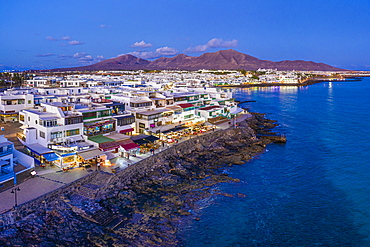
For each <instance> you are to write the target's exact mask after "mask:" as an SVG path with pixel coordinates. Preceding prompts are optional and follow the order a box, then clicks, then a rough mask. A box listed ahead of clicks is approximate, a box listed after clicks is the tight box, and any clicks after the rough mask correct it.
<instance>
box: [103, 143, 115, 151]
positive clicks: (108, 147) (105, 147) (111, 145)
mask: <svg viewBox="0 0 370 247" xmlns="http://www.w3.org/2000/svg"><path fill="white" fill-rule="evenodd" d="M118 147H119V144H118V143H117V142H103V143H99V148H101V149H103V151H108V150H112V149H115V148H118Z"/></svg>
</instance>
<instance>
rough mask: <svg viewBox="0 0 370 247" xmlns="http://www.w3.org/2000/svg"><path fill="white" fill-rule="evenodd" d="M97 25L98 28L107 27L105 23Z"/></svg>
mask: <svg viewBox="0 0 370 247" xmlns="http://www.w3.org/2000/svg"><path fill="white" fill-rule="evenodd" d="M99 27H100V28H106V27H108V26H107V25H105V24H100V25H99Z"/></svg>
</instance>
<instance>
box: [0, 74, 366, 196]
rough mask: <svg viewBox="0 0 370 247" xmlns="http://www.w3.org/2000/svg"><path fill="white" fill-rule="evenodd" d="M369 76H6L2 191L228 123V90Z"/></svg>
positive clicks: (234, 107) (2, 77)
mask: <svg viewBox="0 0 370 247" xmlns="http://www.w3.org/2000/svg"><path fill="white" fill-rule="evenodd" d="M364 75H365V76H366V75H367V74H366V72H346V71H341V72H338V71H334V72H328V71H325V72H320V71H314V72H312V71H310V72H307V71H278V70H273V69H258V70H255V71H245V70H199V71H147V70H140V71H96V72H53V73H51V72H31V73H30V72H4V73H1V74H0V87H1V92H0V126H1V132H0V135H4V133H9V129H11V131H10V132H11V134H12V136H13V137H10V139H7V138H5V137H4V136H1V139H0V168H1V169H0V190H5V189H7V188H10V187H11V186H13V184H16V183H17V176H20V174H22V173H24V172H27V174H31V173H30V172H31V171H34V168H35V167H36V168H39V167H50V166H52V167H56V168H57V169H60V170H61V171H67V170H70V169H73V168H75V167H88V166H94V167H98V166H111V167H117V164H116V163H115V161H116V160H117V159H116V158H117V157H123V158H125V159H127V160H129V159H130V156H131V157H136V156H138V155H141V154H145V153H154V151H155V150H156V149H158V148H160V147H164V146H165V145H171V144H172V143H175V142H177V141H178V140H177V138H178V137H179V136H186V135H193V134H197V133H201V132H204V131H211V130H214V129H215V128H217V124H220V123H230V122H231V121H232V119H234V118H236V117H237V116H238V115H240V114H243V113H246V110H245V109H241V108H239V107H238V102H236V101H235V99H234V98H233V95H232V91H231V89H228V88H227V87H228V86H246V85H249V86H261V85H267V86H268V85H274V84H281V85H284V84H286V85H297V86H299V85H303V84H304V83H305V82H307V81H308V80H317V81H319V80H334V79H336V80H337V79H344V78H347V77H354V76H364ZM176 131H179V132H176ZM174 133H176V134H174ZM20 177H22V176H20ZM23 177H24V176H23ZM18 182H19V181H18Z"/></svg>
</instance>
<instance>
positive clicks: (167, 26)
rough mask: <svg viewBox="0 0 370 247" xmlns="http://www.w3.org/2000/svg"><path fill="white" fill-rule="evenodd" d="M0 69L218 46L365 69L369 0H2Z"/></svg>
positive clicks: (369, 51)
mask: <svg viewBox="0 0 370 247" xmlns="http://www.w3.org/2000/svg"><path fill="white" fill-rule="evenodd" d="M0 6H1V7H0V71H1V70H2V69H19V70H24V69H50V68H66V67H76V66H84V65H89V64H93V63H96V62H99V61H101V60H104V59H109V58H114V57H117V56H119V55H123V54H132V55H134V56H137V57H141V58H144V59H148V60H153V59H155V58H158V57H162V56H167V57H172V56H175V55H177V54H181V53H183V54H186V55H189V56H199V55H201V54H203V53H206V52H216V51H218V50H224V49H234V50H236V51H239V52H242V53H245V54H248V55H251V56H254V57H257V58H259V59H264V60H271V61H275V62H276V61H282V60H305V61H314V62H322V63H326V64H329V65H332V66H335V67H339V68H344V69H354V70H370V59H369V58H370V1H369V0H351V1H348V0H253V1H251V0H228V1H225V0H222V1H217V0H205V1H199V0H197V1H194V0H181V1H180V0H155V1H154V0H146V1H143V0H73V1H71V0H63V1H57V0H32V1H27V0H0Z"/></svg>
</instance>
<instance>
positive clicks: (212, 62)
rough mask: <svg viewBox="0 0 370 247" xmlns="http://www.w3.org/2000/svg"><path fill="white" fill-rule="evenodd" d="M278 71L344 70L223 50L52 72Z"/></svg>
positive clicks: (122, 58)
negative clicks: (193, 55)
mask: <svg viewBox="0 0 370 247" xmlns="http://www.w3.org/2000/svg"><path fill="white" fill-rule="evenodd" d="M260 68H263V69H277V70H301V71H341V70H344V69H339V68H336V67H333V66H330V65H327V64H324V63H315V62H311V61H303V60H294V61H290V60H285V61H280V62H273V61H269V60H261V59H258V58H256V57H252V56H249V55H247V54H244V53H240V52H237V51H235V50H232V49H229V50H221V51H217V52H213V53H204V54H203V55H201V56H199V57H191V56H187V55H184V54H179V55H177V56H175V57H171V58H168V57H161V58H158V59H156V60H154V61H149V60H145V59H141V58H138V57H135V56H133V55H130V54H127V55H121V56H118V57H115V58H110V59H106V60H103V61H101V62H98V63H95V64H92V65H88V66H82V67H74V68H60V69H53V70H51V71H85V70H88V71H91V70H141V69H142V70H200V69H209V70H211V69H214V70H236V69H245V70H257V69H260Z"/></svg>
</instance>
